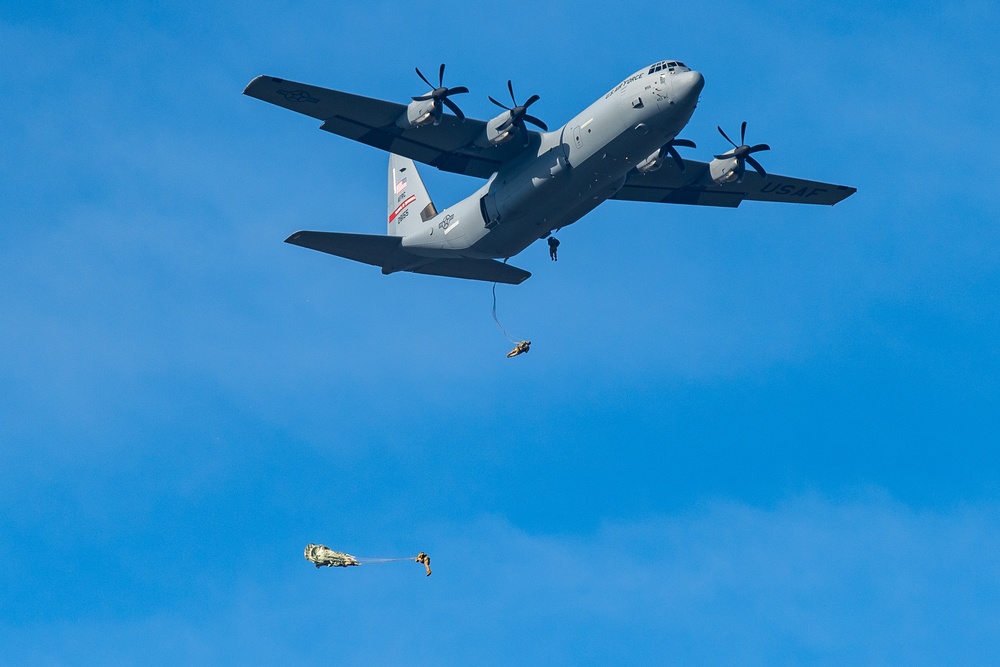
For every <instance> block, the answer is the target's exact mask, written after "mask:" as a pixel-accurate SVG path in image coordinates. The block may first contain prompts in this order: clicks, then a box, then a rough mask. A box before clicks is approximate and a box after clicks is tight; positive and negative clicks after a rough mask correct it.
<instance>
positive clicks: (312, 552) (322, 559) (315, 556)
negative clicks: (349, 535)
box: [305, 544, 431, 577]
mask: <svg viewBox="0 0 1000 667" xmlns="http://www.w3.org/2000/svg"><path fill="white" fill-rule="evenodd" d="M305 557H306V560H307V561H309V562H310V563H313V564H314V565H315V566H316V567H317V568H319V567H324V566H325V567H353V566H356V565H363V564H364V565H367V564H369V563H395V562H399V561H404V560H412V561H416V562H418V563H420V564H421V565H423V566H424V567H425V568H427V576H428V577H429V576H431V557H430V556H428V555H427V554H425V553H424V552H423V551H421V552H420V553H419V554H418V555H417V557H416V558H355V557H354V556H352V555H351V554H347V553H344V552H343V551H334V550H333V549H331V548H329V547H327V546H324V545H322V544H307V545H306V550H305Z"/></svg>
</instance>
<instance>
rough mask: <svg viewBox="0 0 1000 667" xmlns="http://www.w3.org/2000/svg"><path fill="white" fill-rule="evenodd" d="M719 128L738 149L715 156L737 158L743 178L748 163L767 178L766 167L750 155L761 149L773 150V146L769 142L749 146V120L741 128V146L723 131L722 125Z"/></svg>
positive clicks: (717, 157) (722, 158) (718, 157)
mask: <svg viewBox="0 0 1000 667" xmlns="http://www.w3.org/2000/svg"><path fill="white" fill-rule="evenodd" d="M718 130H719V134H721V135H722V136H723V137H725V139H726V141H728V142H729V143H731V144H732V145H733V148H735V149H736V150H734V151H733V152H732V153H729V154H724V155H716V156H715V157H716V159H718V160H725V159H726V158H730V157H734V158H736V160H737V161H738V163H739V174H740V178H743V172H744V171H745V170H746V165H748V164H749V165H750V166H751V167H753V168H754V169H756V170H757V173H758V174H760V175H761V176H763V177H764V178H767V172H766V171H764V167H762V166H760V162H757V160H755V159H753V158H752V157H750V154H751V153H758V152H760V151H769V150H771V147H770V146H768V145H767V144H757V145H756V146H748V145H747V144H746V136H747V122H746V121H743V125H742V126H741V128H740V145H739V146H737V145H736V142H735V141H733V140H732V139H730V138H729V135H727V134H726V133H725V132H724V131H723V129H722V128H721V127H719V128H718Z"/></svg>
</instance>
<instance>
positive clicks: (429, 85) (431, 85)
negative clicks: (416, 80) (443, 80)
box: [413, 67, 434, 88]
mask: <svg viewBox="0 0 1000 667" xmlns="http://www.w3.org/2000/svg"><path fill="white" fill-rule="evenodd" d="M413 69H415V70H417V76H419V77H420V79H421V80H422V81H423V82H424V83H426V84H427V86H428V87H429V88H433V87H434V84H432V83H431V82H430V81H428V80H427V77H426V76H424V75H423V74H422V73H421V72H420V68H419V67H414V68H413Z"/></svg>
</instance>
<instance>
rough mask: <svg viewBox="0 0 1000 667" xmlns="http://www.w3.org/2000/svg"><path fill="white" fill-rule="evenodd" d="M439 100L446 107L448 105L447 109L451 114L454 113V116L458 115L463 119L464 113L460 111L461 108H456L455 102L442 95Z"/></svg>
mask: <svg viewBox="0 0 1000 667" xmlns="http://www.w3.org/2000/svg"><path fill="white" fill-rule="evenodd" d="M441 102H442V104H444V105H445V106H446V107H448V108H449V109H451V112H452V113H453V114H455V115H456V116H458V119H459V120H465V114H464V113H462V110H461V109H459V108H458V105H457V104H455V103H454V102H452V101H451V100H449V99H448V98H447V97H442V98H441Z"/></svg>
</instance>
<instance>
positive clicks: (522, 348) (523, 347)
mask: <svg viewBox="0 0 1000 667" xmlns="http://www.w3.org/2000/svg"><path fill="white" fill-rule="evenodd" d="M529 348H531V341H530V340H522V341H521V342H520V343H518V344H517V345H515V346H514V349H513V350H511V351H510V352H508V353H507V358H508V359H512V358H514V357H516V356H517V355H519V354H524V353H525V352H529V351H530V349H529Z"/></svg>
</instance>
